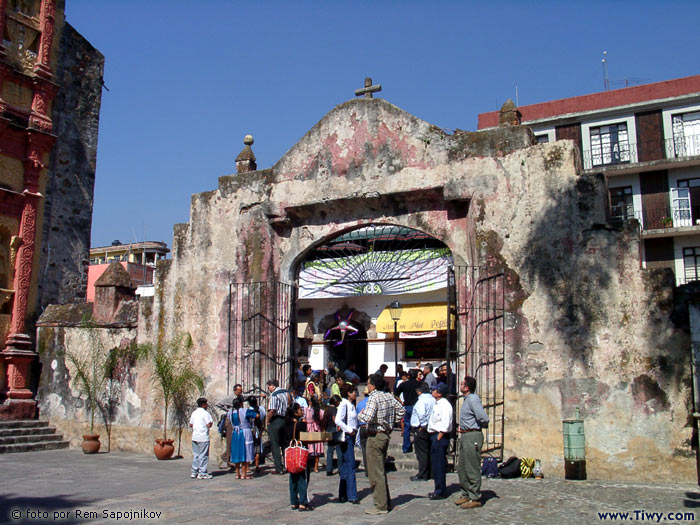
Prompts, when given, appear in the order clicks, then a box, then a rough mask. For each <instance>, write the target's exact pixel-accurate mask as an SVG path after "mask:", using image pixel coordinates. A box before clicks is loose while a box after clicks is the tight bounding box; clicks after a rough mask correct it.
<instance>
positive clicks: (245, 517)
mask: <svg viewBox="0 0 700 525" xmlns="http://www.w3.org/2000/svg"><path fill="white" fill-rule="evenodd" d="M211 470H213V473H214V475H215V477H214V478H213V479H210V480H193V479H190V478H189V461H187V460H184V459H179V460H171V461H162V462H159V461H156V460H155V459H154V458H153V457H150V456H142V455H135V454H125V453H116V452H113V453H110V454H98V455H95V456H86V455H84V454H82V452H80V451H79V450H56V451H47V452H30V453H23V454H6V455H2V456H0V522H1V523H15V524H16V523H84V522H91V523H112V524H114V523H160V524H162V523H190V522H192V523H195V522H198V523H215V524H224V523H244V522H253V521H258V522H260V523H261V524H262V523H263V522H269V523H281V524H284V523H299V522H304V523H306V524H312V523H336V524H338V523H358V524H361V523H367V524H371V523H411V524H443V523H445V524H454V523H466V522H469V523H470V524H472V523H602V522H605V521H612V520H610V519H608V520H603V519H601V518H599V515H598V513H599V512H601V513H602V512H629V513H630V514H629V516H628V518H627V519H626V520H620V519H619V518H618V520H616V521H636V522H640V523H655V522H657V518H656V517H654V518H652V519H642V514H641V512H642V511H643V512H644V513H651V512H661V513H663V514H664V515H663V516H661V517H660V519H659V520H658V521H660V522H669V521H671V518H676V519H675V521H681V522H684V521H685V522H688V523H690V522H698V521H700V489H699V487H698V486H696V485H666V484H649V483H628V482H610V481H582V482H575V481H565V480H563V479H556V478H546V479H544V480H539V481H538V480H533V479H530V480H524V479H516V480H500V479H487V480H484V482H483V486H482V489H483V493H484V497H485V500H486V502H485V505H484V506H483V507H482V508H480V509H474V510H462V509H460V508H458V507H456V506H455V505H453V504H452V501H451V500H454V499H455V498H456V497H457V496H458V494H459V489H458V483H457V477H456V475H455V474H448V479H447V481H448V485H449V486H450V490H451V491H452V494H451V496H450V500H446V501H430V500H429V499H427V497H426V496H427V494H428V493H429V492H430V491H431V490H432V488H433V486H432V482H412V481H410V479H409V477H410V475H411V474H412V473H411V472H391V473H389V484H390V487H391V494H392V498H393V504H394V506H395V508H394V510H393V511H392V512H391V513H389V514H387V515H380V516H368V515H366V514H364V511H365V510H366V509H368V508H371V507H372V496H371V493H370V489H369V483H368V482H367V480H366V478H365V476H364V474H363V473H362V472H358V476H357V479H358V485H359V486H358V489H359V492H360V497H361V498H362V504H361V505H350V504H338V503H333V500H334V498H335V497H336V495H337V488H338V476H337V475H334V476H332V477H327V476H326V474H325V472H323V471H322V472H320V473H318V474H312V475H311V483H310V490H309V492H310V495H311V498H312V504H313V505H314V507H315V510H314V511H313V512H305V513H302V512H298V511H292V510H291V509H290V508H289V504H288V501H289V496H288V479H287V476H273V475H270V474H268V473H267V471H264V473H263V474H262V475H261V476H260V477H257V478H255V479H252V480H237V479H235V476H234V475H233V474H230V473H227V472H226V473H225V472H220V471H217V470H216V469H211ZM635 511H637V513H636V514H635ZM105 512H106V513H107V514H106V515H105V514H104V513H105ZM117 512H121V513H124V514H122V515H121V516H118V515H117V514H116V513H117ZM128 512H133V513H134V514H133V515H132V516H129V515H128V514H126V513H128ZM144 512H146V513H148V516H151V517H147V518H145V519H142V518H141V517H142V516H143V513H144ZM669 512H673V513H682V514H687V513H692V514H693V518H692V519H685V520H684V519H680V518H690V516H681V515H678V516H676V515H673V516H670V517H669V516H668V513H669ZM13 513H19V516H20V517H19V519H15V517H14V516H15V514H13ZM89 513H94V516H96V519H89V517H90V514H89ZM109 513H115V514H112V515H111V516H110V514H109ZM138 513H141V514H138ZM156 513H160V514H159V515H158V514H156ZM130 517H131V518H132V519H129V518H130ZM645 517H647V515H646V514H645ZM117 518H119V519H117Z"/></svg>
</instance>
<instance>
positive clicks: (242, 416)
mask: <svg viewBox="0 0 700 525" xmlns="http://www.w3.org/2000/svg"><path fill="white" fill-rule="evenodd" d="M248 410H249V409H248V408H245V407H244V406H243V402H242V401H240V402H239V408H238V412H237V415H238V420H239V421H240V428H241V432H242V434H243V454H242V455H241V465H242V466H243V475H242V476H241V478H242V479H253V475H252V474H248V467H249V465H250V464H251V463H252V462H253V460H254V458H255V451H254V446H253V425H254V424H255V421H254V419H255V414H249V413H248Z"/></svg>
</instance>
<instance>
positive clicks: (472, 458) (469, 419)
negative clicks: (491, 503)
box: [455, 376, 489, 509]
mask: <svg viewBox="0 0 700 525" xmlns="http://www.w3.org/2000/svg"><path fill="white" fill-rule="evenodd" d="M461 391H462V394H464V399H463V400H462V408H461V410H460V411H459V430H458V431H457V432H459V463H458V465H457V474H458V475H459V484H460V486H461V487H462V494H461V496H460V497H459V498H458V499H457V500H456V501H455V505H460V506H461V507H462V508H463V509H474V508H477V507H481V447H482V446H483V445H484V434H483V433H482V432H481V429H482V428H486V427H488V424H489V416H487V415H486V411H485V410H484V407H483V405H482V404H481V399H479V396H478V395H476V379H474V378H473V377H470V376H466V377H465V378H464V381H462V386H461Z"/></svg>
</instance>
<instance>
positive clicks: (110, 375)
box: [97, 343, 142, 452]
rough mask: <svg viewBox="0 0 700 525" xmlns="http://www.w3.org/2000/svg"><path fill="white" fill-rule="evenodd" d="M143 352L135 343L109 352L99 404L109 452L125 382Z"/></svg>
mask: <svg viewBox="0 0 700 525" xmlns="http://www.w3.org/2000/svg"><path fill="white" fill-rule="evenodd" d="M141 353H142V349H141V348H140V347H139V346H137V345H136V344H135V343H132V344H130V345H128V346H127V347H125V348H120V347H114V348H112V349H111V350H109V352H107V357H106V359H105V364H104V372H105V379H106V384H105V388H104V389H103V391H102V395H101V397H100V399H99V400H98V404H97V406H98V407H99V409H100V414H102V422H103V423H104V426H105V430H106V431H107V451H108V452H109V450H111V446H112V422H113V421H114V417H115V416H116V412H117V408H118V407H119V405H121V402H122V393H123V391H124V389H123V384H124V382H125V381H126V380H127V379H128V377H129V373H130V372H131V369H132V368H133V366H134V365H135V364H136V361H137V360H138V358H139V357H140V356H141Z"/></svg>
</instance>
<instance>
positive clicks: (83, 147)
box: [37, 24, 104, 313]
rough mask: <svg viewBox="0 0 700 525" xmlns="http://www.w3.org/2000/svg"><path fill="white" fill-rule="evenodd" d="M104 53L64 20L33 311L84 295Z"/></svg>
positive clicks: (59, 46) (59, 45)
mask: <svg viewBox="0 0 700 525" xmlns="http://www.w3.org/2000/svg"><path fill="white" fill-rule="evenodd" d="M103 71H104V57H103V56H102V54H101V53H100V52H99V51H97V50H96V49H95V48H94V47H92V45H90V43H89V42H88V41H87V40H85V39H84V38H83V37H82V36H81V35H80V34H79V33H78V32H77V31H76V30H75V29H74V28H73V27H71V26H70V24H65V26H64V28H63V31H62V33H61V38H60V42H59V44H58V63H57V70H56V82H57V83H58V84H59V85H60V86H61V88H60V90H59V92H58V95H57V96H56V98H55V99H54V102H53V113H52V114H53V124H54V133H55V134H56V135H57V140H56V144H55V146H54V148H53V150H52V152H51V157H50V161H49V166H50V167H49V170H48V174H47V185H46V196H45V202H44V223H43V230H42V236H41V255H40V257H39V259H40V267H39V275H40V276H41V278H40V279H39V283H38V301H37V311H38V313H41V311H42V310H43V309H44V308H45V307H46V305H48V304H50V303H53V304H64V303H68V302H71V301H74V300H77V299H83V300H84V299H85V294H86V290H87V269H86V264H87V259H88V254H89V251H90V230H91V226H92V204H93V194H94V186H95V168H96V162H97V135H98V126H99V115H100V104H101V99H102V76H103Z"/></svg>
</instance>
